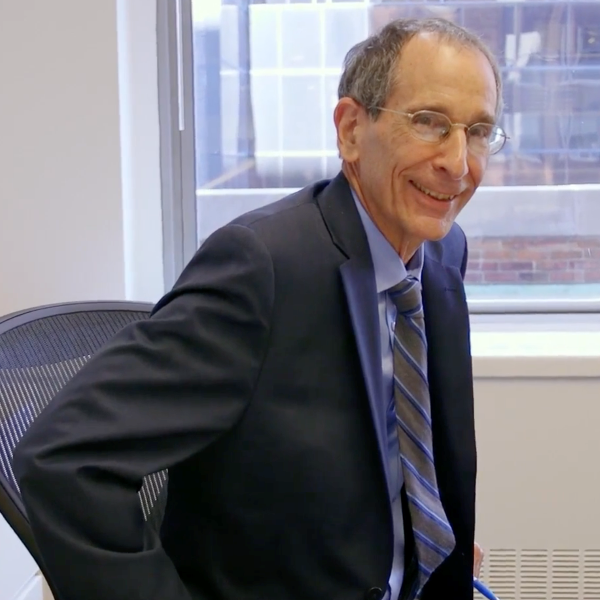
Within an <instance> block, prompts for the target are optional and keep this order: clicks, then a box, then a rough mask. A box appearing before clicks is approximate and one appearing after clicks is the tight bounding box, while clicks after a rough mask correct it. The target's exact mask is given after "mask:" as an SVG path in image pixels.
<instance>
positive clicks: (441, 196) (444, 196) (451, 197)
mask: <svg viewBox="0 0 600 600" xmlns="http://www.w3.org/2000/svg"><path fill="white" fill-rule="evenodd" d="M411 183H412V184H413V185H414V186H415V187H416V188H417V189H418V190H419V191H420V192H423V193H424V194H427V195H428V196H431V197H432V198H435V199H436V200H444V201H446V202H448V201H450V200H454V198H456V196H457V194H453V195H448V194H439V193H438V192H434V191H433V190H429V189H427V188H426V187H423V186H422V185H420V184H418V183H417V182H416V181H412V180H411Z"/></svg>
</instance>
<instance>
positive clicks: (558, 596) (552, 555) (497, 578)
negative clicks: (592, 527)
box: [474, 549, 600, 600]
mask: <svg viewBox="0 0 600 600" xmlns="http://www.w3.org/2000/svg"><path fill="white" fill-rule="evenodd" d="M481 578H482V580H483V581H485V582H486V583H487V584H488V585H489V587H490V588H491V589H492V590H493V591H494V593H495V594H496V596H498V598H499V599H500V600H600V549H593V550H571V549H554V550H547V549H537V550H536V549H521V550H516V549H491V550H487V552H486V557H485V560H484V564H483V566H482V570H481ZM474 597H475V598H477V599H478V600H480V598H481V596H479V595H478V594H477V593H475V596H474Z"/></svg>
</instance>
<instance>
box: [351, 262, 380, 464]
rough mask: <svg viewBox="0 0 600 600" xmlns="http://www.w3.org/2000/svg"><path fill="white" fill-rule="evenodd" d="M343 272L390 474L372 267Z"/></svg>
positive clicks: (353, 265) (375, 422)
mask: <svg viewBox="0 0 600 600" xmlns="http://www.w3.org/2000/svg"><path fill="white" fill-rule="evenodd" d="M369 258H370V257H369ZM340 273H341V275H342V281H343V283H344V290H345V292H346V300H347V302H348V309H349V311H350V318H351V321H352V328H353V329H354V337H355V338H356V344H357V347H358V354H359V356H360V363H361V366H362V372H363V377H364V380H365V386H366V389H367V396H368V398H369V405H370V408H371V417H372V419H373V425H374V427H375V433H376V435H377V442H378V446H379V452H380V456H381V462H382V465H383V466H384V471H386V473H387V469H385V464H386V461H387V456H386V448H387V440H386V439H385V423H384V422H382V421H383V420H384V419H385V413H384V406H385V405H384V399H383V384H382V380H381V345H380V340H379V316H378V314H377V291H376V287H375V275H374V272H373V266H372V265H371V266H370V267H369V266H368V265H366V264H364V263H363V262H362V261H360V260H357V259H350V260H348V261H347V262H346V263H344V264H343V265H342V266H341V267H340Z"/></svg>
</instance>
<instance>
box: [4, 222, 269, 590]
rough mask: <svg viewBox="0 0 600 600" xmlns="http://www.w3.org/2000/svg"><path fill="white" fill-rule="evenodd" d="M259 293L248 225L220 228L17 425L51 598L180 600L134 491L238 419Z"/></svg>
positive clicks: (260, 314) (257, 327)
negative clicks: (34, 414)
mask: <svg viewBox="0 0 600 600" xmlns="http://www.w3.org/2000/svg"><path fill="white" fill-rule="evenodd" d="M272 304H273V268H272V263H271V259H270V255H269V253H268V252H267V250H266V248H265V247H264V245H263V244H262V243H261V242H260V241H259V240H258V239H257V238H256V236H255V234H254V233H253V232H252V231H251V230H249V229H247V228H245V227H242V226H237V225H232V226H228V227H226V228H225V229H223V230H221V231H220V232H218V233H216V234H214V235H213V236H212V237H211V238H210V239H209V240H208V241H207V242H206V243H205V245H204V246H203V247H202V248H201V250H200V251H199V252H198V253H197V255H196V256H195V258H194V259H193V260H192V262H191V263H190V265H188V267H187V268H186V270H185V271H184V273H183V274H182V276H181V277H180V279H179V281H178V282H177V284H176V286H175V288H174V289H173V291H172V292H170V293H169V294H167V296H165V298H163V300H161V302H160V303H159V304H158V305H157V307H156V309H155V311H154V314H153V316H152V317H151V318H150V319H149V320H147V321H143V322H140V323H136V324H134V325H132V326H129V327H127V328H126V329H125V330H123V331H122V332H121V333H119V334H118V336H117V337H116V339H115V340H114V341H112V342H111V343H110V344H109V345H108V347H107V348H105V349H103V350H102V351H101V352H100V353H99V354H98V355H97V356H95V357H94V358H92V359H91V360H90V362H89V363H88V364H87V365H86V366H85V367H84V368H83V369H82V370H81V372H80V373H79V374H78V375H76V376H75V378H74V379H73V380H72V381H71V382H70V383H69V384H68V385H67V386H66V387H65V389H64V390H63V391H62V392H61V393H60V394H59V395H58V396H57V397H56V398H55V399H54V400H53V401H52V402H51V404H50V406H49V407H48V408H47V409H46V410H44V412H43V413H42V414H41V415H40V417H39V418H38V419H37V420H36V421H35V422H34V424H33V425H32V427H31V429H30V430H29V431H28V432H27V433H26V435H25V436H24V438H23V440H22V442H21V444H20V445H19V446H18V447H17V450H16V452H15V459H14V469H15V473H16V476H17V479H18V482H19V486H20V488H21V492H22V495H23V500H24V503H25V506H26V508H27V513H28V516H29V518H30V521H31V525H32V527H33V532H34V535H35V539H36V542H37V544H38V546H39V549H40V551H41V554H42V557H43V560H44V563H45V565H46V567H47V569H48V571H49V573H50V578H51V580H52V582H53V584H54V585H55V586H56V587H57V589H58V590H59V591H60V594H61V600H82V598H85V600H133V599H135V598H138V599H143V600H189V598H190V597H189V595H188V593H187V591H186V590H185V588H184V586H183V583H182V581H181V579H180V578H179V576H178V573H177V571H176V569H175V567H174V565H173V563H172V562H171V561H170V559H169V557H168V556H167V555H166V554H165V552H164V551H163V549H162V548H161V547H160V546H159V547H157V548H154V549H144V548H143V539H144V535H143V531H144V522H143V515H142V511H141V507H140V502H139V499H138V495H137V492H138V489H139V488H140V486H141V483H142V478H143V476H144V475H146V474H148V473H151V472H155V471H159V470H161V469H164V468H168V467H170V466H172V465H174V464H177V463H179V462H181V461H184V460H186V459H187V458H189V457H191V456H192V455H194V454H196V453H198V452H200V451H201V450H202V449H203V448H205V447H207V446H208V445H209V444H211V443H212V442H214V441H215V440H216V439H217V438H218V437H219V436H220V435H221V434H223V433H224V432H225V431H227V430H228V429H230V428H231V427H232V426H233V425H234V424H235V423H236V422H237V421H238V420H239V419H240V418H241V416H242V414H243V412H244V410H245V409H246V407H247V405H248V403H249V402H250V399H251V397H252V392H253V389H254V386H255V382H256V379H257V377H258V373H259V370H260V367H261V363H262V360H263V358H264V355H265V352H266V347H267V340H268V330H269V326H270V313H271V308H272ZM199 568H201V565H200V566H199Z"/></svg>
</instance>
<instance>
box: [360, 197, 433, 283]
mask: <svg viewBox="0 0 600 600" xmlns="http://www.w3.org/2000/svg"><path fill="white" fill-rule="evenodd" d="M352 197H353V198H354V203H355V204H356V209H357V210H358V214H359V215H360V220H361V221H362V224H363V228H364V230H365V233H366V234H367V241H368V243H369V249H370V250H371V259H372V260H373V268H374V269H375V285H376V287H377V293H378V294H380V293H381V292H385V291H386V290H389V289H390V288H392V287H394V286H395V285H397V284H399V283H400V282H401V281H403V280H404V279H406V277H407V276H408V275H411V276H412V277H416V278H417V279H419V280H420V279H421V272H422V271H423V246H419V248H418V250H417V251H416V252H415V254H414V256H413V257H412V258H411V259H410V261H409V262H408V265H406V266H405V265H404V263H403V262H402V260H401V258H400V257H399V256H398V254H397V252H396V251H395V250H394V248H393V247H392V245H391V244H390V243H389V242H388V241H387V239H386V238H385V237H384V235H383V234H382V233H381V231H380V230H379V229H378V228H377V226H376V225H375V223H373V220H372V219H371V217H370V216H369V214H368V213H367V211H366V210H365V208H364V206H363V205H362V202H361V201H360V200H359V198H358V196H357V195H356V193H355V192H354V190H352Z"/></svg>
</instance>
